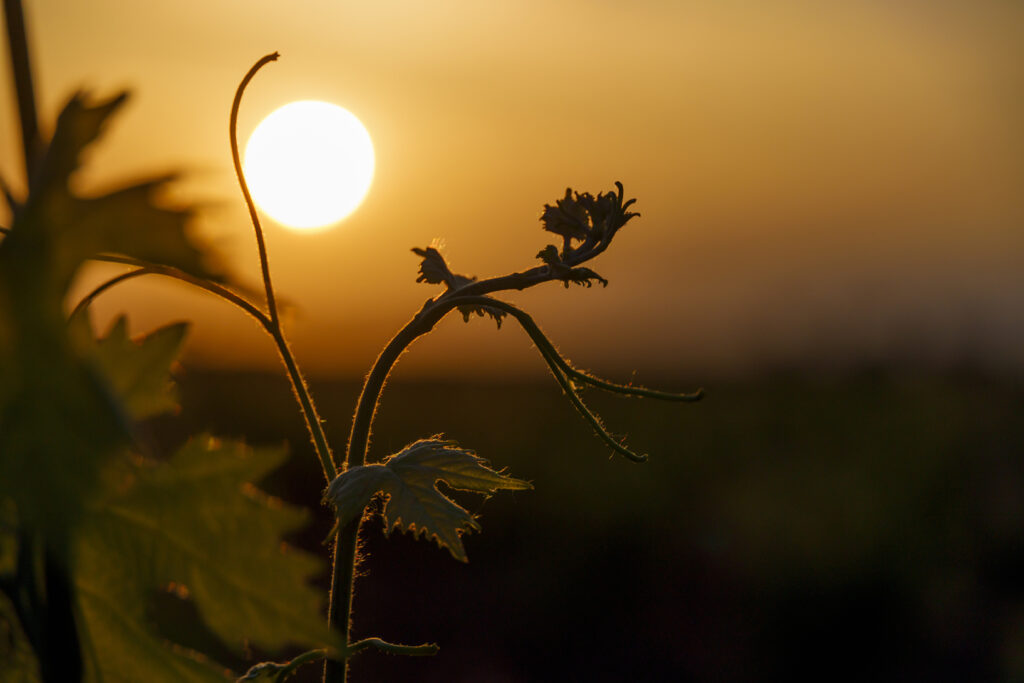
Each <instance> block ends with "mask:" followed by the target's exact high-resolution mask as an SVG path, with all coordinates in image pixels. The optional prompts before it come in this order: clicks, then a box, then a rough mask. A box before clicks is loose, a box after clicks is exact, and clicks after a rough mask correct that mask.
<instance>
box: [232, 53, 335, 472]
mask: <svg viewBox="0 0 1024 683" xmlns="http://www.w3.org/2000/svg"><path fill="white" fill-rule="evenodd" d="M278 57H280V55H279V54H278V53H277V52H273V53H271V54H268V55H265V56H263V57H261V58H260V59H259V60H258V61H257V62H256V63H255V64H253V65H252V67H251V68H250V69H249V71H248V72H247V73H246V74H245V77H244V78H242V82H241V83H239V84H238V89H237V90H235V98H234V100H233V101H232V103H231V118H230V121H229V124H228V133H229V137H230V140H231V160H232V162H233V163H234V166H235V176H236V177H237V178H238V185H239V187H240V188H241V190H242V196H243V197H244V198H245V205H246V207H247V208H248V209H249V218H250V220H251V221H252V227H253V230H254V232H255V233H256V246H257V247H258V248H259V254H260V269H261V270H262V274H263V287H264V290H265V291H266V295H267V312H268V314H269V323H270V324H269V325H264V327H265V328H266V329H267V331H268V332H269V333H270V336H271V337H273V339H274V344H275V345H276V346H277V351H278V354H280V356H281V362H282V363H284V366H285V370H286V371H287V373H288V379H289V380H290V381H291V384H292V391H294V392H295V397H296V398H297V399H298V401H299V405H300V407H301V408H302V416H303V417H304V418H305V420H306V428H307V430H308V431H309V434H310V436H311V437H312V440H313V447H314V449H315V450H316V455H317V458H319V459H320V465H321V467H323V470H324V477H325V478H326V479H327V481H328V482H330V481H331V480H332V479H334V477H335V476H337V474H338V470H337V467H336V466H335V464H334V457H333V456H332V454H331V447H330V446H329V445H328V443H327V436H326V435H325V434H324V428H323V422H322V421H321V419H320V415H319V414H318V413H317V410H316V405H315V404H314V403H313V398H312V396H311V395H310V393H309V386H308V385H307V384H306V380H305V378H303V376H302V373H301V372H300V371H299V366H298V363H296V362H295V356H294V355H293V354H292V352H291V348H290V347H289V346H288V340H287V339H286V338H285V336H284V330H282V329H281V318H280V315H279V313H278V309H277V299H276V297H275V296H274V284H273V282H272V281H271V279H270V263H269V260H268V258H267V246H266V242H265V241H264V239H263V228H262V227H261V226H260V217H259V214H258V213H257V212H256V205H255V203H253V201H252V195H251V194H250V192H249V184H248V183H247V182H246V181H245V173H243V171H242V161H241V158H240V157H239V154H238V109H239V107H240V106H241V103H242V95H243V94H244V93H245V88H246V86H247V85H249V81H251V80H252V79H253V77H254V76H255V75H256V72H257V71H259V70H260V69H262V68H263V67H264V66H266V65H267V64H269V63H270V62H274V61H277V59H278ZM261 322H262V320H261Z"/></svg>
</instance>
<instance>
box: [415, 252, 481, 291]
mask: <svg viewBox="0 0 1024 683" xmlns="http://www.w3.org/2000/svg"><path fill="white" fill-rule="evenodd" d="M412 251H413V253H414V254H416V255H417V256H421V257H422V258H423V260H422V261H420V275H419V277H418V278H416V282H426V283H428V284H432V285H436V284H441V283H444V284H445V285H447V286H448V288H449V289H458V288H459V287H461V286H463V285H466V284H469V283H470V282H473V281H474V280H476V278H473V277H469V276H467V275H458V274H457V273H453V272H452V271H451V270H450V269H449V268H448V264H447V263H445V260H444V256H441V252H439V251H438V250H437V249H435V248H434V247H427V248H426V249H420V248H419V247H413V249H412Z"/></svg>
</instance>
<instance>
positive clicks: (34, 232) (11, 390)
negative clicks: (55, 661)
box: [0, 93, 213, 555]
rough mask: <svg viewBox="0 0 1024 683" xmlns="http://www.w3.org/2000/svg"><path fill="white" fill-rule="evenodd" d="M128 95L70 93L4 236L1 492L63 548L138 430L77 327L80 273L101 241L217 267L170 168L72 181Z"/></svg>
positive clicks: (183, 263) (103, 248)
mask: <svg viewBox="0 0 1024 683" xmlns="http://www.w3.org/2000/svg"><path fill="white" fill-rule="evenodd" d="M124 99H125V95H124V94H121V95H117V96H115V97H112V98H110V99H107V100H105V101H100V102H98V103H91V102H89V100H88V98H87V97H86V96H85V95H83V94H81V93H78V94H76V95H74V96H73V97H72V98H71V100H70V101H69V102H68V104H67V106H66V107H65V108H64V110H63V111H62V112H61V114H60V117H59V118H58V121H57V126H56V129H55V132H54V135H53V138H52V140H51V141H50V142H49V144H48V145H47V146H46V148H45V150H44V154H43V157H42V160H41V163H40V165H39V167H38V169H37V173H36V175H35V177H33V178H32V179H31V183H30V193H29V196H28V197H27V198H26V199H25V201H24V202H21V203H20V204H19V205H18V206H16V207H15V211H14V214H13V223H12V225H11V226H10V231H9V233H8V234H7V235H6V236H5V237H4V239H3V240H2V241H0V499H2V498H5V497H6V498H8V499H9V500H13V501H14V503H15V504H16V506H17V508H18V517H19V519H20V520H21V523H22V524H24V525H25V526H26V527H27V528H29V529H31V530H32V531H33V532H39V533H42V535H43V536H44V538H45V539H46V544H47V546H48V547H50V548H52V549H53V550H55V551H56V552H57V553H58V554H59V555H63V554H64V553H65V552H66V548H67V543H68V540H67V539H68V535H69V533H70V529H71V527H72V526H73V525H74V524H75V522H76V520H78V519H79V517H80V512H81V510H82V508H83V506H84V505H85V504H86V502H87V501H88V499H89V497H90V495H92V493H93V492H94V491H95V486H96V480H97V475H98V472H99V470H100V469H101V468H102V466H103V463H104V462H105V461H106V460H108V459H109V458H110V456H111V454H113V453H116V452H119V451H121V450H122V449H123V448H125V447H126V446H127V444H128V442H129V438H128V431H129V430H128V429H127V427H126V424H125V421H126V420H125V417H126V416H125V412H124V410H123V409H122V407H121V406H120V405H118V403H117V401H116V400H115V399H114V397H113V393H112V391H111V389H110V387H109V386H107V384H106V383H105V382H104V380H103V379H102V377H101V376H100V374H99V373H98V372H97V371H96V370H95V368H94V367H93V366H92V364H91V363H89V362H86V361H85V359H84V358H83V357H82V352H81V351H80V350H79V349H76V348H75V347H74V345H73V344H72V343H71V341H70V339H69V336H68V332H67V329H66V326H65V321H64V311H63V303H64V299H65V296H66V294H67V288H68V285H69V283H70V282H71V280H72V278H73V277H74V275H75V273H76V272H77V270H78V268H79V267H80V266H81V265H82V263H83V262H84V261H85V260H87V259H89V258H92V257H95V256H96V255H98V254H99V253H101V252H119V253H122V254H125V255H128V256H133V257H137V258H142V259H146V260H150V261H156V262H160V263H165V264H168V265H173V266H176V267H178V268H181V269H183V270H187V271H189V272H191V273H194V274H196V275H200V276H204V277H206V276H211V275H213V274H212V273H211V272H210V271H209V270H207V268H206V267H205V266H204V265H203V263H202V259H201V257H200V252H199V250H198V249H197V248H196V247H195V246H194V245H193V244H192V243H191V242H190V241H189V240H188V238H187V237H186V234H185V230H184V229H185V222H186V220H187V218H188V217H189V215H190V213H189V212H188V211H186V210H181V209H165V208H160V207H158V206H157V205H155V204H154V203H153V194H154V193H155V192H156V191H158V190H159V189H160V188H162V186H163V185H164V183H165V180H166V178H163V179H158V180H155V181H149V182H144V183H141V184H137V185H134V186H131V187H128V188H126V189H123V190H120V191H117V192H113V193H111V194H107V195H103V196H99V197H94V198H89V199H82V198H79V197H77V196H76V195H75V194H74V193H73V192H72V190H71V187H70V181H71V179H72V176H73V174H74V172H75V171H76V169H77V168H78V165H79V162H80V160H81V157H82V154H83V152H84V151H85V150H86V149H87V147H88V145H89V144H91V143H92V142H93V141H94V140H96V139H97V137H98V136H99V135H100V134H101V132H102V131H103V129H104V128H105V126H106V125H107V122H108V120H109V117H110V115H111V114H112V113H113V112H114V111H115V110H117V109H118V108H119V107H120V105H121V104H122V103H123V102H124ZM161 381H163V380H161ZM142 408H143V412H146V411H148V410H153V409H154V406H153V405H147V406H142Z"/></svg>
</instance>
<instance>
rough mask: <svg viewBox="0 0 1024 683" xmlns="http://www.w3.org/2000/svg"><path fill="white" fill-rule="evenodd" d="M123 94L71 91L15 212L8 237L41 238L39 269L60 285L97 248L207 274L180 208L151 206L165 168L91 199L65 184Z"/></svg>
mask: <svg viewBox="0 0 1024 683" xmlns="http://www.w3.org/2000/svg"><path fill="white" fill-rule="evenodd" d="M126 100H127V93H120V94H118V95H115V96H114V97H111V98H108V99H106V100H101V101H98V102H92V101H91V98H90V97H89V96H88V95H87V94H85V93H82V92H78V93H75V94H74V95H73V96H72V97H71V98H70V100H69V101H68V103H67V104H66V105H65V107H64V109H63V110H62V111H61V113H60V116H59V117H58V119H57V127H56V130H55V131H54V134H53V138H52V140H51V141H50V143H49V144H48V145H47V147H46V149H45V153H44V154H43V157H42V161H41V162H40V165H39V169H38V170H37V173H36V177H35V178H34V179H33V182H32V184H31V186H30V192H29V196H28V198H27V199H26V200H25V202H24V204H23V206H22V207H21V208H20V210H19V211H18V212H17V213H16V214H15V217H14V223H13V225H12V226H11V234H10V237H11V238H15V237H16V236H18V235H19V234H21V233H35V234H37V235H38V236H45V239H43V240H40V241H41V242H44V243H48V244H46V245H45V246H46V248H47V249H48V250H49V251H51V252H52V254H53V256H55V257H56V258H53V259H52V261H51V263H50V264H48V265H50V266H52V267H51V268H50V269H49V270H50V272H49V273H47V274H48V275H50V276H52V277H54V278H55V284H56V286H58V287H60V288H61V289H64V288H66V287H67V283H68V282H69V281H70V278H71V276H72V275H73V274H74V272H75V271H76V270H77V268H78V267H79V265H80V264H81V263H82V262H83V261H85V260H87V259H90V258H92V257H94V256H96V255H97V254H99V253H101V252H113V253H119V254H124V255H126V256H133V257H136V258H139V259H143V260H146V261H153V262H156V263H163V264H166V265H170V266H174V267H176V268H180V269H182V270H185V271H187V272H190V273H193V274H195V275H198V276H200V277H207V278H215V277H217V274H216V273H213V272H211V271H210V269H209V268H207V266H206V265H205V264H204V262H203V257H202V254H201V252H200V250H199V249H198V248H197V247H196V246H195V245H194V243H193V242H192V241H191V240H190V239H189V238H188V236H187V234H186V230H185V227H186V223H187V222H188V221H189V219H190V218H191V215H192V212H191V210H190V209H188V208H174V207H166V206H158V205H157V204H156V202H155V199H156V197H157V195H158V194H159V193H160V192H161V191H162V190H163V189H164V188H165V187H166V185H167V184H168V182H170V181H171V180H173V179H174V175H173V174H165V175H162V176H158V177H155V178H149V179H146V180H144V181H142V182H139V183H135V184H131V185H128V186H125V187H123V188H122V189H119V190H115V191H113V192H110V193H108V194H104V195H100V196H95V197H88V198H85V197H79V196H78V195H76V194H75V193H74V192H73V191H72V190H71V186H70V182H71V178H72V175H73V174H74V172H75V171H76V170H77V169H78V166H79V163H80V161H81V158H82V155H83V153H84V151H85V150H87V149H88V147H89V146H90V145H91V144H92V143H93V142H95V141H96V140H97V139H98V138H99V136H100V134H101V133H102V132H103V130H104V129H105V128H106V127H107V126H108V125H109V121H110V117H111V116H112V115H113V114H114V113H115V112H116V111H117V110H118V109H119V108H120V107H121V106H122V105H123V104H124V102H125V101H126Z"/></svg>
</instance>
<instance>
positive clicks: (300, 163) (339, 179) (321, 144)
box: [243, 100, 375, 230]
mask: <svg viewBox="0 0 1024 683" xmlns="http://www.w3.org/2000/svg"><path fill="white" fill-rule="evenodd" d="M243 165H244V168H245V177H246V180H247V182H248V184H249V190H250V192H251V193H252V197H253V200H254V201H255V202H256V204H257V205H259V207H260V208H261V209H263V211H265V212H266V213H267V214H268V215H269V216H270V217H271V218H273V219H274V220H275V221H277V222H278V223H281V224H282V225H284V226H286V227H289V228H295V229H297V230H313V229H317V228H325V227H327V226H331V225H334V224H336V223H338V222H339V221H341V220H342V219H343V218H345V217H346V216H348V215H349V214H351V213H352V212H353V211H355V209H356V208H357V207H358V206H359V204H360V203H361V202H362V201H363V199H364V198H365V197H366V194H367V192H368V191H369V189H370V183H371V182H372V180H373V172H374V166H375V157H374V152H373V142H372V141H371V140H370V134H369V133H368V132H367V130H366V128H365V127H364V126H363V124H362V123H361V122H360V121H359V119H357V118H356V117H355V116H354V115H353V114H351V113H350V112H349V111H347V110H346V109H343V108H342V107H339V106H338V105H336V104H330V103H328V102H320V101H315V100H303V101H298V102H291V103H289V104H286V105H284V106H282V107H280V108H278V109H276V110H274V111H273V112H271V113H270V114H269V115H268V116H267V117H266V118H265V119H263V121H261V122H260V124H259V125H258V126H256V128H255V130H253V132H252V135H251V136H250V137H249V142H248V143H247V144H246V146H245V161H244V164H243Z"/></svg>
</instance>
